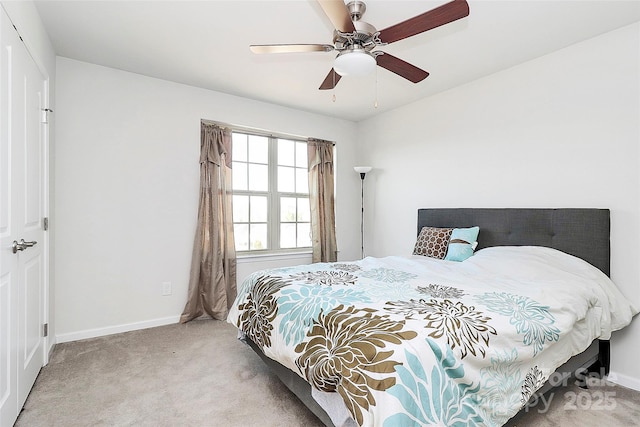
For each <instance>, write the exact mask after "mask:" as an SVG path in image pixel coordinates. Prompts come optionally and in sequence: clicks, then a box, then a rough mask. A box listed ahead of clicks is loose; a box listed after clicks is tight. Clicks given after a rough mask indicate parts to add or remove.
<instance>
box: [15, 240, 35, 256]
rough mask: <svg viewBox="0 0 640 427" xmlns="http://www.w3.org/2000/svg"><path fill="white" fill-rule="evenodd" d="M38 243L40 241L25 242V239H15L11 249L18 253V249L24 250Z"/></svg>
mask: <svg viewBox="0 0 640 427" xmlns="http://www.w3.org/2000/svg"><path fill="white" fill-rule="evenodd" d="M36 243H38V242H36V241H35V240H34V241H32V242H25V241H24V239H20V242H17V241H15V240H14V241H13V244H12V245H11V250H12V251H13V253H14V254H15V253H18V251H24V250H25V249H27V248H30V247H32V246H33V245H35V244H36Z"/></svg>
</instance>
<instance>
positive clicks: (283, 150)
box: [278, 139, 295, 166]
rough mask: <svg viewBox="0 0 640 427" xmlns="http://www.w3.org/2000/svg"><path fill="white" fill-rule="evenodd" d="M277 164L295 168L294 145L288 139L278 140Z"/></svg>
mask: <svg viewBox="0 0 640 427" xmlns="http://www.w3.org/2000/svg"><path fill="white" fill-rule="evenodd" d="M278 164H279V165H283V166H295V144H294V142H293V141H289V140H288V139H279V140H278Z"/></svg>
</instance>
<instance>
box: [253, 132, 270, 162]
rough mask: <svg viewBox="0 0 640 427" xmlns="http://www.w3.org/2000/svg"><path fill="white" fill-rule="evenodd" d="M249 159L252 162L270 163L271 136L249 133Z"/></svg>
mask: <svg viewBox="0 0 640 427" xmlns="http://www.w3.org/2000/svg"><path fill="white" fill-rule="evenodd" d="M249 161H250V162H252V163H264V164H267V163H269V138H267V137H266V136H255V135H249Z"/></svg>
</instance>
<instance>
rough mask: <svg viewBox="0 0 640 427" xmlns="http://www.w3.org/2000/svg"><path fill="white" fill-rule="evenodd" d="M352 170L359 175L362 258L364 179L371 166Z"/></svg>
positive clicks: (362, 246) (362, 248)
mask: <svg viewBox="0 0 640 427" xmlns="http://www.w3.org/2000/svg"><path fill="white" fill-rule="evenodd" d="M353 170H354V171H356V172H357V173H359V174H360V207H361V210H360V249H361V257H360V258H364V177H365V176H366V175H367V173H368V172H370V171H371V166H354V168H353Z"/></svg>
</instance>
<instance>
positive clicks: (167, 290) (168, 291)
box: [162, 282, 171, 296]
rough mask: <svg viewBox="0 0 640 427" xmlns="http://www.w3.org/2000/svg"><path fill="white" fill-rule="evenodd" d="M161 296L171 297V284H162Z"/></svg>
mask: <svg viewBox="0 0 640 427" xmlns="http://www.w3.org/2000/svg"><path fill="white" fill-rule="evenodd" d="M162 295H163V296H167V295H171V282H162Z"/></svg>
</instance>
